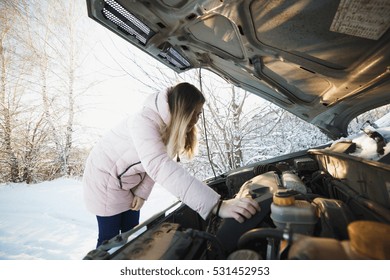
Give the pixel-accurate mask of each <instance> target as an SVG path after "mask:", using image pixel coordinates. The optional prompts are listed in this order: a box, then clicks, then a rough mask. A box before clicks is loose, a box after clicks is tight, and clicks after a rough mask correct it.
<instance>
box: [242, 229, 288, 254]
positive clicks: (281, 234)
mask: <svg viewBox="0 0 390 280" xmlns="http://www.w3.org/2000/svg"><path fill="white" fill-rule="evenodd" d="M266 238H273V239H278V240H282V239H286V240H290V233H288V232H286V231H283V230H281V229H277V228H255V229H252V230H250V231H247V232H246V233H244V234H243V235H242V236H241V237H240V239H239V240H238V248H239V249H243V248H244V247H245V245H246V244H248V243H249V242H251V241H254V240H258V239H266Z"/></svg>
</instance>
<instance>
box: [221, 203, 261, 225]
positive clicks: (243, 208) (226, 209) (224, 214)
mask: <svg viewBox="0 0 390 280" xmlns="http://www.w3.org/2000/svg"><path fill="white" fill-rule="evenodd" d="M217 207H218V206H215V207H214V209H213V212H214V214H216V211H217ZM258 211H260V206H259V204H258V203H257V202H256V201H255V200H254V199H252V198H249V197H242V198H233V199H229V200H223V201H222V204H221V206H220V209H219V212H218V216H219V217H221V218H234V219H235V220H236V221H237V222H239V223H243V222H244V221H245V220H246V219H249V218H251V217H252V216H253V215H255V214H256V212H258Z"/></svg>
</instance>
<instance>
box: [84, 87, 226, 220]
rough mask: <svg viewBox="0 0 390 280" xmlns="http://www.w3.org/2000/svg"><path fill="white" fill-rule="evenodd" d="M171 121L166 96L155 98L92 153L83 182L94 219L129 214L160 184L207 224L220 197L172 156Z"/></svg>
mask: <svg viewBox="0 0 390 280" xmlns="http://www.w3.org/2000/svg"><path fill="white" fill-rule="evenodd" d="M169 121H170V112H169V106H168V102H167V94H166V92H162V93H158V94H157V93H156V94H152V95H151V96H149V97H148V98H147V100H146V102H145V104H144V106H143V108H142V110H141V112H140V113H139V114H137V115H136V116H134V117H129V118H127V119H125V120H124V121H123V122H122V123H120V124H119V125H118V126H117V127H115V128H113V129H111V130H110V131H109V132H108V133H107V134H106V135H105V136H104V137H103V138H102V139H101V140H100V141H99V143H98V144H97V145H96V146H95V147H94V148H93V150H92V151H91V153H90V155H89V156H88V159H87V162H86V166H85V171H84V177H83V186H84V199H85V202H86V206H87V208H88V209H89V210H90V211H91V212H92V213H93V214H95V215H98V216H112V215H116V214H119V213H121V212H124V211H127V210H129V209H130V205H131V202H132V200H133V197H134V195H137V196H139V197H142V198H144V199H145V200H146V199H147V198H148V197H149V195H150V192H151V191H152V187H153V185H154V183H155V182H156V183H158V184H160V185H162V186H163V187H164V188H166V189H167V190H168V191H169V192H171V193H172V194H173V195H175V196H176V197H178V199H179V200H181V201H182V202H184V203H185V204H186V205H188V206H189V207H190V208H192V209H193V210H195V211H197V212H198V213H199V215H200V216H201V217H202V218H203V219H206V218H207V216H208V215H209V214H210V212H211V210H212V208H213V207H214V206H215V205H216V204H217V202H218V200H219V198H220V196H219V195H218V194H217V193H216V192H215V191H213V190H212V189H211V188H210V187H209V186H207V185H206V184H205V183H203V182H201V181H199V180H198V179H196V178H195V177H193V176H192V175H190V174H189V173H188V172H187V171H186V170H185V169H184V168H183V167H182V166H180V165H179V164H178V163H177V162H175V161H174V160H173V159H171V158H170V157H169V156H168V154H167V152H166V147H165V145H164V143H163V142H162V139H161V134H160V126H161V125H162V124H163V123H165V124H167V123H169Z"/></svg>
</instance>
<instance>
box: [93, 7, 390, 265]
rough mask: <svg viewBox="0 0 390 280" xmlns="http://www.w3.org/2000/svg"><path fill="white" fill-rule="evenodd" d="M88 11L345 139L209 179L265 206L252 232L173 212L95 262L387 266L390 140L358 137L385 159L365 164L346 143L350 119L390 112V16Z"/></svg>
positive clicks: (146, 46)
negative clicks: (374, 262)
mask: <svg viewBox="0 0 390 280" xmlns="http://www.w3.org/2000/svg"><path fill="white" fill-rule="evenodd" d="M87 4H88V15H89V17H91V18H92V19H94V20H96V21H97V22H98V23H100V24H102V25H103V26H104V27H106V28H107V29H109V30H111V31H112V32H114V33H116V34H117V35H118V36H121V37H122V38H124V39H125V40H127V41H128V42H129V43H130V44H132V45H134V46H136V47H138V48H140V49H141V50H143V51H144V52H146V53H148V54H149V55H151V56H152V57H154V58H155V59H157V60H159V61H160V62H161V63H163V64H165V65H167V66H168V67H170V68H172V69H173V70H175V71H176V72H179V73H180V72H183V71H187V70H189V69H194V68H204V69H208V70H211V71H213V72H214V73H216V74H218V75H219V76H221V77H223V78H224V79H226V80H227V81H228V82H230V83H232V84H234V85H236V86H238V87H241V88H243V89H245V90H248V91H250V92H252V93H254V94H256V95H258V96H260V97H262V98H264V99H267V100H269V101H271V102H272V103H274V104H276V105H278V106H280V107H282V108H284V109H285V110H287V111H289V112H291V113H292V114H294V115H296V116H297V117H299V118H301V119H303V120H305V121H307V122H309V123H312V124H314V125H316V126H317V127H319V128H320V129H321V130H322V131H323V132H324V133H326V134H327V135H328V136H329V137H331V138H333V139H335V140H336V139H340V138H341V137H344V138H342V139H341V140H337V141H335V142H334V143H333V144H332V145H329V146H327V147H325V146H324V147H320V148H317V149H310V150H306V151H301V152H297V153H294V154H289V155H285V156H281V157H278V158H273V159H269V160H266V161H262V162H258V163H255V164H252V165H250V166H245V167H242V168H239V169H237V170H231V171H229V172H227V173H226V174H222V175H220V176H218V177H216V178H213V179H210V180H207V181H206V183H208V185H209V186H210V187H211V188H213V189H215V190H216V191H217V192H219V193H220V194H221V195H222V196H223V197H224V198H231V197H233V196H238V195H242V196H246V195H250V196H251V197H253V198H255V199H256V200H257V201H258V203H259V204H260V206H261V209H262V211H261V212H260V213H259V214H258V215H256V216H255V217H253V218H252V219H249V220H247V221H246V222H245V223H243V224H238V223H237V222H235V221H234V220H232V219H222V220H221V219H219V218H217V217H210V218H209V220H208V221H206V222H205V221H202V220H200V219H199V217H198V216H197V214H196V213H194V212H193V211H192V210H191V209H189V208H188V207H187V206H185V205H174V206H172V208H171V209H169V210H167V211H163V212H162V213H160V214H159V215H156V216H155V217H153V218H152V219H150V220H148V221H147V222H145V223H144V224H143V225H141V226H140V227H137V228H136V229H134V230H132V231H131V232H129V233H127V234H125V235H124V236H118V238H116V239H115V240H111V241H110V242H109V243H107V244H105V246H103V247H102V248H98V249H97V250H93V251H91V252H90V253H89V254H88V255H87V256H86V259H216V258H220V259H225V258H226V259H243V258H245V259H251V258H253V259H388V258H390V255H389V252H390V237H389V236H390V235H389V233H390V232H389V228H390V225H389V224H390V197H389V194H390V166H389V156H388V154H387V153H388V152H389V151H388V149H389V148H388V147H387V146H386V145H387V143H388V141H389V140H390V135H389V133H388V129H386V128H385V127H382V128H377V127H375V126H371V127H369V128H368V129H366V130H365V131H364V132H362V134H361V135H359V136H358V138H357V139H361V138H362V137H365V138H367V139H369V141H372V143H373V145H374V146H375V147H376V150H375V153H376V157H375V159H374V158H363V157H361V156H356V152H357V150H359V149H362V148H363V146H362V145H360V142H359V141H357V140H354V138H349V139H348V138H345V137H347V136H348V133H347V127H348V124H349V123H350V121H351V120H352V119H353V118H355V117H356V116H358V115H360V114H361V113H363V112H365V111H368V110H370V109H373V108H376V107H379V106H382V105H385V104H389V103H390V94H389V93H390V68H389V66H390V52H389V49H390V32H389V31H388V28H389V26H390V19H389V17H388V14H389V12H390V4H389V3H386V1H375V0H374V1H369V2H367V1H346V0H341V1H334V0H324V1H315V0H294V1H293V0H290V1H281V0H274V1H245V0H237V1H223V0H221V1H206V0H199V1H190V0H157V1H146V0H139V1H135V0H134V1H124V0H87ZM388 125H389V124H388V123H387V126H388ZM141 229H143V230H144V231H143V232H142V233H141V232H140V230H141ZM145 229H146V230H145ZM137 232H138V236H137V237H136V238H131V240H130V241H127V237H129V236H133V235H134V234H136V233H137ZM167 244H169V246H168V245H167ZM119 245H120V246H119ZM115 246H119V247H120V248H119V249H116V250H115V252H112V253H110V252H109V249H112V248H114V247H115ZM210 248H211V249H210Z"/></svg>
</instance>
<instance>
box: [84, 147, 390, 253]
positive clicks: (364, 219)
mask: <svg viewBox="0 0 390 280" xmlns="http://www.w3.org/2000/svg"><path fill="white" fill-rule="evenodd" d="M351 146H353V143H351V142H339V143H337V145H332V146H331V147H326V148H322V149H317V150H308V151H304V152H298V153H294V154H289V155H286V156H282V157H279V158H274V159H272V160H266V161H263V162H261V163H257V164H254V165H252V166H247V167H244V168H240V169H238V170H235V171H234V172H230V173H229V174H225V175H222V176H219V177H217V178H213V179H210V180H209V181H207V182H206V183H207V184H208V185H209V186H210V187H211V188H213V189H214V190H216V191H217V192H218V193H220V194H221V196H222V198H223V199H229V198H233V197H244V196H250V197H252V198H253V199H255V200H256V201H257V202H258V203H259V205H260V207H261V211H260V212H258V213H257V214H256V215H254V216H253V217H252V218H251V219H248V220H246V221H245V222H244V223H238V222H237V221H236V220H234V219H221V218H219V217H215V216H211V217H209V218H208V220H207V221H204V220H202V219H201V218H200V217H199V215H198V214H197V213H196V212H194V211H193V210H191V209H190V208H189V207H187V206H186V205H184V204H179V206H177V205H176V206H174V207H173V208H172V209H168V210H167V211H163V212H162V213H159V214H158V215H156V216H154V217H152V218H151V219H149V220H148V221H146V222H145V223H144V224H141V225H139V226H138V227H136V228H134V229H133V230H131V232H128V233H126V234H125V235H123V234H122V235H119V236H117V237H116V238H115V239H114V240H110V241H108V242H107V243H105V244H103V245H101V246H100V247H99V248H97V249H96V250H93V251H91V252H89V253H88V254H87V255H86V256H85V258H84V259H122V260H123V259H129V260H130V259H153V260H158V259H165V260H172V259H201V260H213V259H233V260H234V259H236V260H283V259H304V260H319V259H321V260H329V259H390V198H389V190H390V183H389V182H390V166H389V164H388V163H387V160H388V159H387V157H383V158H382V160H380V161H371V160H364V159H361V158H357V157H353V156H350V155H349V154H348V153H349V152H350V151H351V149H353V147H352V148H351ZM127 239H129V241H127Z"/></svg>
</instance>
